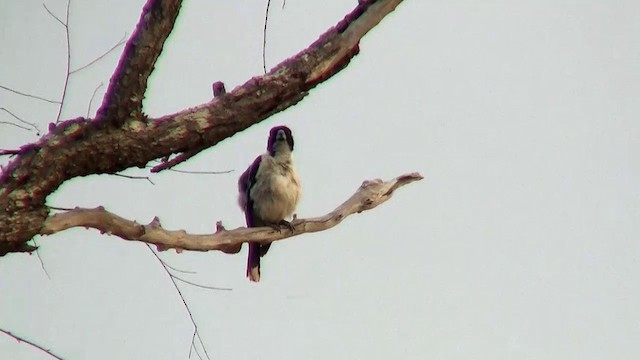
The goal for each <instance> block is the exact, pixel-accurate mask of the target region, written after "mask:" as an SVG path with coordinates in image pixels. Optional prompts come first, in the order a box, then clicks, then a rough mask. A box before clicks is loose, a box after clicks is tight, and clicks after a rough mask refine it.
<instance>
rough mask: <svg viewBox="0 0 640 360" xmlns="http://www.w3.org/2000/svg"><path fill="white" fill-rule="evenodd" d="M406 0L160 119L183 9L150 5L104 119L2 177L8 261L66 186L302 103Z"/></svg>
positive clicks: (390, 1)
mask: <svg viewBox="0 0 640 360" xmlns="http://www.w3.org/2000/svg"><path fill="white" fill-rule="evenodd" d="M400 2H401V0H377V1H375V0H369V1H360V2H359V4H358V6H357V7H356V8H355V9H354V10H353V11H352V12H351V13H349V14H348V15H347V16H346V17H345V18H344V19H343V20H342V21H340V22H339V23H338V24H337V25H336V26H334V27H332V28H331V29H329V30H328V31H327V32H326V33H324V34H323V35H321V37H320V38H319V39H318V40H317V41H315V42H314V43H313V44H312V45H311V46H309V47H308V48H307V49H305V50H303V51H301V52H300V53H298V54H297V55H296V56H294V57H292V58H290V59H288V60H286V61H284V62H282V63H281V64H279V65H278V66H276V67H275V68H273V69H272V70H271V71H270V72H269V73H268V74H266V75H264V76H259V77H254V78H252V79H250V80H249V81H247V82H246V83H245V84H243V85H242V86H239V87H237V88H235V89H234V90H233V91H231V92H229V93H226V94H224V95H222V96H220V97H216V98H214V99H213V100H212V101H210V102H208V103H205V104H202V105H199V106H196V107H193V108H191V109H186V110H184V111H181V112H178V113H175V114H171V115H166V116H163V117H160V118H157V119H151V118H147V117H146V116H144V115H143V114H142V112H141V106H142V99H143V96H144V92H145V90H146V83H147V78H148V76H149V75H150V74H151V71H152V70H153V66H154V64H155V61H156V59H157V58H158V56H159V54H160V52H161V50H162V46H163V44H164V41H165V40H166V38H167V36H168V35H169V33H170V32H171V30H172V28H173V25H174V23H175V19H176V17H177V15H178V11H179V9H180V3H181V2H180V1H178V0H157V1H154V0H150V1H148V2H147V4H146V5H145V7H144V10H143V13H142V15H141V17H140V21H139V22H138V25H137V26H136V30H135V32H134V33H133V35H132V36H131V38H130V39H129V41H128V43H127V46H126V48H125V51H124V53H123V55H122V58H121V59H120V62H119V64H118V68H117V69H116V71H115V73H114V75H113V77H112V79H111V82H110V85H109V89H108V90H107V93H106V95H105V98H104V100H103V103H102V106H101V108H100V109H99V112H98V116H97V117H96V119H85V118H77V119H72V120H67V121H64V122H61V123H60V124H58V125H57V126H54V125H50V128H49V133H48V134H46V135H44V136H43V137H42V138H41V139H40V140H39V141H37V142H36V143H33V144H28V145H25V146H23V147H22V148H21V149H20V151H19V154H18V155H16V157H15V158H14V159H13V160H12V161H11V162H10V163H9V165H8V166H7V167H6V168H5V169H4V171H3V172H2V174H1V175H0V186H1V188H0V256H2V255H4V254H6V253H9V252H21V251H32V250H34V247H32V246H30V245H28V244H27V243H26V242H27V241H29V240H30V239H31V238H32V237H33V236H34V235H36V234H39V233H41V232H42V230H43V226H44V224H45V220H46V219H47V217H48V214H49V209H48V208H47V207H46V205H45V200H46V197H47V196H48V195H49V194H51V193H52V192H54V191H55V190H56V189H57V188H58V187H59V186H60V185H61V184H62V183H63V182H64V181H66V180H69V179H72V178H74V177H77V176H85V175H89V174H102V173H115V172H118V171H122V170H124V169H127V168H129V167H134V166H137V167H143V166H145V165H146V164H147V163H148V162H149V161H151V160H155V159H158V158H162V157H168V156H170V155H171V154H174V153H181V152H186V151H194V149H199V150H204V149H206V148H208V147H211V146H213V145H215V144H217V143H218V142H220V141H222V140H224V139H225V138H227V137H229V136H231V135H233V134H235V133H236V132H238V131H242V130H244V129H246V128H248V127H249V126H251V125H253V124H255V123H257V122H260V121H262V120H264V119H266V118H267V117H269V116H271V115H273V114H275V113H277V112H279V111H282V110H284V109H286V108H288V107H289V106H292V105H294V104H296V103H297V102H299V101H300V100H302V98H304V96H306V95H307V93H308V91H309V90H310V89H312V88H313V87H315V86H316V85H317V84H318V83H320V82H322V81H324V80H326V79H328V78H329V77H331V76H332V75H334V74H335V73H337V72H338V71H340V70H341V69H343V68H344V67H345V66H346V65H347V64H348V62H349V60H350V59H351V58H352V57H353V56H355V55H356V54H357V53H358V51H359V48H358V43H359V41H360V39H361V38H362V37H363V36H364V35H365V34H366V33H367V32H368V31H369V30H371V29H372V28H373V27H374V26H375V25H377V24H378V23H379V22H380V20H381V19H382V18H383V17H384V16H385V15H387V14H389V13H390V12H391V11H393V9H394V8H395V7H396V6H397V5H398V4H399V3H400Z"/></svg>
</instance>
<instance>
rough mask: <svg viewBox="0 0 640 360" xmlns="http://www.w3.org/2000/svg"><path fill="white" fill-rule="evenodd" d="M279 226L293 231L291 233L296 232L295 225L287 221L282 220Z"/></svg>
mask: <svg viewBox="0 0 640 360" xmlns="http://www.w3.org/2000/svg"><path fill="white" fill-rule="evenodd" d="M278 225H280V226H284V227H286V228H287V229H289V230H291V232H293V231H294V230H295V228H294V227H293V224H292V223H290V222H289V221H287V220H280V222H279V223H278Z"/></svg>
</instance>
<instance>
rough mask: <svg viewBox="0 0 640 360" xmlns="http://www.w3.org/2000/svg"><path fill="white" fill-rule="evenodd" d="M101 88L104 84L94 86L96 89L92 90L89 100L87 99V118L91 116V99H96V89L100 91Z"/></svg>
mask: <svg viewBox="0 0 640 360" xmlns="http://www.w3.org/2000/svg"><path fill="white" fill-rule="evenodd" d="M103 86H104V83H100V85H98V86H96V88H95V89H93V94H92V95H91V99H89V105H88V106H87V117H89V116H91V104H93V99H94V98H95V97H96V93H97V92H98V89H100V88H101V87H103Z"/></svg>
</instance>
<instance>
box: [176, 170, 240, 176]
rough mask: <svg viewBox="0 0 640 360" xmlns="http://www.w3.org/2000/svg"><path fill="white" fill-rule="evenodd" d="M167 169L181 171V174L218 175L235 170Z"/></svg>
mask: <svg viewBox="0 0 640 360" xmlns="http://www.w3.org/2000/svg"><path fill="white" fill-rule="evenodd" d="M167 170H169V171H173V172H177V173H181V174H196V175H220V174H229V173H232V172H234V171H235V170H223V171H197V170H178V169H167Z"/></svg>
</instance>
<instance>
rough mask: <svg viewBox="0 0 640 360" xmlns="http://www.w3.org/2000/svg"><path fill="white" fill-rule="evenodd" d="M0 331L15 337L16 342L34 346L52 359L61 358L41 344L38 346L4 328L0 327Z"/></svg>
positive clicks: (59, 359) (60, 359)
mask: <svg viewBox="0 0 640 360" xmlns="http://www.w3.org/2000/svg"><path fill="white" fill-rule="evenodd" d="M0 332H1V333H4V334H6V335H7V336H10V337H12V338H14V339H16V341H18V342H23V343H25V344H28V345H31V346H33V347H34V348H36V349H38V350H40V351H42V352H44V353H45V354H47V355H49V356H51V357H52V358H54V359H58V360H63V359H62V357H60V356H58V355H56V354H54V353H52V352H51V351H50V350H47V349H45V348H43V347H42V346H40V345H38V344H36V343H33V342H31V341H29V340H27V339H25V338H23V337H20V336H18V335H15V334H13V333H11V332H10V331H7V330H4V329H0Z"/></svg>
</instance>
